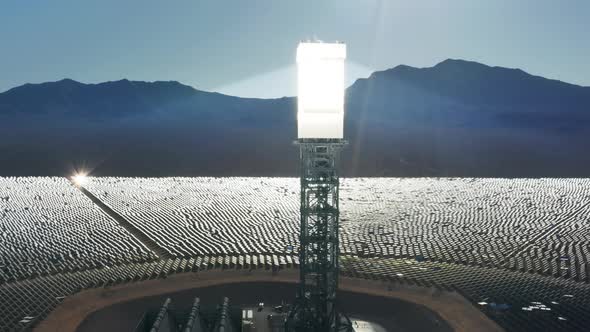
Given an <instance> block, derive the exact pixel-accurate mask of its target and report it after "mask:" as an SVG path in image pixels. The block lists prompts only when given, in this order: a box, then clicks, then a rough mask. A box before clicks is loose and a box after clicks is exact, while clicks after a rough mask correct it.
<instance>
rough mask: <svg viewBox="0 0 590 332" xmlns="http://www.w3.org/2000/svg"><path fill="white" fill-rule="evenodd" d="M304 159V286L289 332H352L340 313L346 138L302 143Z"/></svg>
mask: <svg viewBox="0 0 590 332" xmlns="http://www.w3.org/2000/svg"><path fill="white" fill-rule="evenodd" d="M297 143H298V144H299V147H300V160H301V170H300V171H301V211H300V213H301V225H300V226H301V230H300V235H299V241H300V248H299V271H300V272H299V273H300V284H299V292H298V295H297V302H296V304H295V306H294V308H293V310H292V311H291V312H290V314H289V317H288V320H287V330H288V331H318V332H319V331H322V332H325V331H352V326H351V323H350V320H348V318H346V316H343V315H340V314H339V313H338V311H337V310H336V290H337V289H338V272H339V265H338V260H339V246H338V223H339V210H338V197H339V192H338V190H339V177H338V160H339V155H340V151H341V149H342V148H343V146H344V145H345V141H344V140H342V139H299V140H298V141H297Z"/></svg>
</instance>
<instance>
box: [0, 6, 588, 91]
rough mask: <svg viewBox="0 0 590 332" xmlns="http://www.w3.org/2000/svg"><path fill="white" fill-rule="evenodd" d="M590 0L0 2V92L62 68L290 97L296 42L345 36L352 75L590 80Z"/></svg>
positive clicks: (91, 78)
mask: <svg viewBox="0 0 590 332" xmlns="http://www.w3.org/2000/svg"><path fill="white" fill-rule="evenodd" d="M588 17H590V1H587V0H571V1H550V0H535V1H533V0H519V1H515V0H493V1H491V0H490V1H483V0H482V1H479V0H478V1H474V0H454V1H453V0H451V1H440V0H439V1H435V0H421V1H409V0H408V1H395V0H358V1H353V0H328V1H320V0H316V1H307V0H305V1H302V0H300V1H287V0H285V1H281V0H268V1H258V0H247V1H246V0H240V1H238V0H235V1H223V0H217V1H197V0H191V1H189V0H185V1H182V0H178V1H156V0H125V1H121V0H100V1H98V0H96V1H79V0H76V1H74V0H67V1H66V0H63V1H62V0H38V1H22V0H2V1H0V91H4V90H7V89H9V88H11V87H14V86H17V85H20V84H24V83H27V82H31V83H37V82H45V81H55V80H59V79H62V78H65V77H68V78H72V79H75V80H79V81H82V82H86V83H96V82H102V81H109V80H118V79H121V78H128V79H133V80H147V81H154V80H177V81H180V82H182V83H185V84H188V85H191V86H194V87H195V88H198V89H203V90H209V91H220V92H223V93H228V94H234V95H240V96H252V97H278V96H282V95H294V94H295V93H296V91H295V84H294V82H295V75H294V67H293V65H294V60H295V59H294V57H295V48H296V45H297V43H298V41H299V40H302V39H309V38H314V37H317V38H319V39H322V40H325V41H332V40H340V41H344V42H346V43H347V44H348V72H347V75H348V81H349V83H350V82H352V81H354V79H356V78H358V77H363V76H367V75H369V74H370V73H371V72H372V71H374V70H382V69H386V68H391V67H394V66H396V65H398V64H407V65H411V66H418V67H430V66H433V65H435V64H436V63H438V62H440V61H442V60H444V59H446V58H460V59H467V60H474V61H479V62H483V63H486V64H490V65H497V66H505V67H511V68H516V67H517V68H521V69H523V70H525V71H528V72H530V73H533V74H536V75H541V76H545V77H549V78H556V79H560V80H563V81H567V82H571V83H575V84H580V85H585V86H590V39H589V37H588V32H589V31H590V20H589V19H588Z"/></svg>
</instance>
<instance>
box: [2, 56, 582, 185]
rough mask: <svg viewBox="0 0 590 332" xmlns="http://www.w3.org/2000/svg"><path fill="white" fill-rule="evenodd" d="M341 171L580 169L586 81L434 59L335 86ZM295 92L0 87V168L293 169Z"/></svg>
mask: <svg viewBox="0 0 590 332" xmlns="http://www.w3.org/2000/svg"><path fill="white" fill-rule="evenodd" d="M345 121H346V123H345V128H346V129H345V130H346V131H345V133H346V134H345V135H346V136H347V139H348V140H349V141H350V145H349V148H347V150H346V152H345V153H344V159H343V164H344V165H343V167H344V172H345V174H346V175H349V176H507V177H515V176H520V177H522V176H524V177H537V176H590V167H589V166H590V159H589V158H588V157H585V155H586V154H587V153H585V152H584V151H585V150H586V149H587V144H586V142H588V141H590V88H589V87H581V86H577V85H573V84H568V83H564V82H561V81H557V80H550V79H545V78H542V77H539V76H533V75H530V74H527V73H526V72H524V71H522V70H519V69H508V68H502V67H490V66H486V65H483V64H479V63H476V62H470V61H464V60H451V59H449V60H445V61H443V62H441V63H439V64H437V65H435V66H434V67H430V68H413V67H409V66H405V65H400V66H397V67H394V68H392V69H388V70H384V71H379V72H375V73H373V74H372V75H371V76H370V77H368V78H366V79H359V80H357V81H356V82H355V83H354V84H353V85H352V86H350V87H349V88H348V89H347V93H346V120H345ZM295 135H296V98H293V97H285V98H279V99H256V98H239V97H233V96H227V95H223V94H219V93H215V92H205V91H200V90H196V89H194V88H192V87H190V86H186V85H183V84H181V83H178V82H175V81H167V82H163V81H156V82H139V81H129V80H126V79H124V80H119V81H112V82H105V83H99V84H84V83H80V82H76V81H74V80H71V79H64V80H61V81H57V82H48V83H41V84H25V85H22V86H19V87H15V88H13V89H10V90H8V91H6V92H4V93H0V175H65V174H69V173H71V172H72V170H73V169H74V168H80V167H81V165H82V166H84V165H85V166H86V167H87V168H90V169H92V170H93V171H94V173H93V174H97V175H126V176H172V175H187V176H188V175H220V176H223V175H269V176H270V175H295V174H296V166H297V157H298V154H297V151H296V147H295V146H293V144H292V142H293V140H294V139H295Z"/></svg>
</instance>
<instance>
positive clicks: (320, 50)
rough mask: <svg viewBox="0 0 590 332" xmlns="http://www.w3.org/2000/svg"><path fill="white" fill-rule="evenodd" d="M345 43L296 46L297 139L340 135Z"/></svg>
mask: <svg viewBox="0 0 590 332" xmlns="http://www.w3.org/2000/svg"><path fill="white" fill-rule="evenodd" d="M345 59H346V44H342V43H316V42H305V43H300V44H299V46H298V47H297V89H298V96H297V129H298V137H299V138H335V139H341V138H343V131H344V130H343V127H344V60H345Z"/></svg>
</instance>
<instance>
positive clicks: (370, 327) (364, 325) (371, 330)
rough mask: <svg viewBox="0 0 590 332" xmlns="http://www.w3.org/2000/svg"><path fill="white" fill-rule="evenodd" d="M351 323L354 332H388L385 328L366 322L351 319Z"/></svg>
mask: <svg viewBox="0 0 590 332" xmlns="http://www.w3.org/2000/svg"><path fill="white" fill-rule="evenodd" d="M350 322H351V323H352V329H353V330H354V332H387V330H386V329H385V328H384V327H383V326H381V325H379V324H377V323H371V322H367V321H366V320H362V319H355V318H351V319H350Z"/></svg>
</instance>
